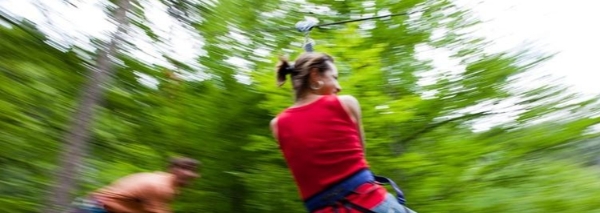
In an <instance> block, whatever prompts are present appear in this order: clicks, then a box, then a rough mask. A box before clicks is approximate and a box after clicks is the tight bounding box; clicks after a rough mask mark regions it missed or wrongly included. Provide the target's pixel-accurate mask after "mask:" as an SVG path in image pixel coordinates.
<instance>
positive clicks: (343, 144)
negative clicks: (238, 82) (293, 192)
mask: <svg viewBox="0 0 600 213" xmlns="http://www.w3.org/2000/svg"><path fill="white" fill-rule="evenodd" d="M277 129H278V132H277V136H278V141H279V145H280V149H281V150H282V152H283V154H284V157H285V158H286V161H287V163H288V166H289V167H290V170H291V171H292V174H293V175H294V178H295V180H296V182H297V183H298V185H299V188H300V192H301V195H302V198H304V199H306V198H308V197H310V196H312V195H314V194H316V193H317V192H319V191H321V190H323V189H325V188H327V187H328V186H331V185H333V184H336V183H337V182H339V181H341V180H343V179H344V178H345V177H348V176H350V175H352V174H353V173H356V172H357V171H360V170H362V169H364V168H367V167H368V165H367V162H366V161H365V160H364V152H363V148H362V144H361V139H360V134H359V129H358V127H357V125H356V123H355V122H354V121H353V120H352V119H351V118H350V115H349V114H348V113H347V112H346V111H345V110H344V108H343V106H342V103H341V102H340V101H339V99H338V97H337V96H336V95H324V96H322V97H320V98H319V99H317V100H316V101H314V102H312V103H310V104H307V105H304V106H299V107H292V108H288V109H286V110H285V111H283V112H282V113H281V114H280V115H279V116H278V117H277Z"/></svg>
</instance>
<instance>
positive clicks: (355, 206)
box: [341, 199, 376, 213]
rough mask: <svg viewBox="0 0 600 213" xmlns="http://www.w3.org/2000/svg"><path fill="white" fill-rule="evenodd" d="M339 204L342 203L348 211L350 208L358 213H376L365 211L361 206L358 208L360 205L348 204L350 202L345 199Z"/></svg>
mask: <svg viewBox="0 0 600 213" xmlns="http://www.w3.org/2000/svg"><path fill="white" fill-rule="evenodd" d="M341 203H342V204H343V205H344V206H346V208H348V209H351V208H352V209H356V210H358V211H359V212H361V213H376V212H375V211H373V210H370V209H367V208H365V207H362V206H360V205H358V204H355V203H352V202H350V201H349V200H347V199H343V200H342V201H341Z"/></svg>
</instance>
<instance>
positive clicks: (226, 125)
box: [0, 0, 600, 213]
mask: <svg viewBox="0 0 600 213" xmlns="http://www.w3.org/2000/svg"><path fill="white" fill-rule="evenodd" d="M140 2H141V1H140ZM140 2H137V1H136V5H138V6H139V5H143V2H141V3H140ZM161 2H162V3H163V4H165V5H169V6H170V7H171V8H173V10H172V11H171V13H170V14H169V15H171V16H172V17H175V18H177V20H178V21H180V24H181V25H183V26H185V27H187V28H189V29H194V30H195V32H197V33H198V35H200V36H202V39H203V41H204V46H203V50H204V51H205V52H204V53H205V54H204V53H203V54H202V55H199V56H198V63H199V64H200V65H201V66H200V67H201V69H200V71H198V70H195V68H193V66H190V65H187V64H185V63H182V62H180V61H178V60H177V59H176V58H175V57H174V56H169V55H165V56H164V57H165V58H166V59H167V61H169V63H171V65H172V67H175V68H174V69H172V70H171V69H168V68H166V67H163V66H158V65H151V64H146V63H144V62H142V61H140V60H138V59H136V58H135V56H134V55H131V54H129V53H127V52H126V51H122V52H121V54H120V55H119V57H118V59H119V60H120V61H121V63H118V66H117V68H118V72H117V74H116V76H115V78H114V79H115V80H114V81H112V82H111V84H110V85H108V86H106V91H107V95H106V98H105V100H104V102H103V103H102V105H101V106H97V107H98V109H99V114H98V116H97V118H96V120H95V122H94V128H93V138H92V139H91V141H90V142H91V143H92V144H93V145H92V147H91V155H90V156H89V157H88V158H87V159H86V164H85V166H84V167H83V174H84V175H83V176H81V177H78V179H79V181H80V182H79V190H78V191H76V192H73V194H74V195H76V196H83V195H85V194H86V193H88V192H90V191H92V190H94V189H96V188H99V187H102V186H103V185H105V184H108V183H110V182H111V181H113V180H115V179H117V178H119V177H121V176H124V175H127V174H130V173H133V172H140V171H150V170H161V169H163V168H164V167H165V164H166V163H165V160H166V159H168V158H169V157H171V156H175V155H186V156H190V157H194V158H197V159H199V160H200V161H202V163H203V167H202V169H201V174H202V178H201V179H200V180H198V181H196V182H195V183H194V184H193V185H192V186H191V187H189V188H187V189H185V190H184V191H183V192H182V195H181V196H180V197H178V198H177V200H176V202H175V204H174V207H175V211H176V212H305V209H304V207H303V206H302V203H301V200H300V197H299V193H298V190H297V189H296V186H295V184H294V180H293V178H292V176H291V174H290V172H289V170H288V169H287V166H286V164H285V161H284V160H283V159H282V155H281V153H280V152H279V150H278V148H277V144H276V142H275V140H274V139H273V138H272V136H271V133H270V131H269V128H268V124H269V121H270V120H271V119H272V118H273V117H274V116H275V115H276V114H277V113H279V112H280V111H282V110H284V109H285V107H287V106H289V105H290V104H292V103H293V93H292V91H291V85H290V83H289V82H287V83H286V84H285V85H284V86H283V87H282V88H277V86H276V84H275V76H274V65H275V64H276V63H277V61H276V60H277V58H278V57H279V56H280V55H286V54H288V55H290V58H291V59H293V58H295V57H297V56H298V55H299V54H300V53H301V52H302V49H301V48H300V46H299V44H298V42H300V41H301V39H302V36H301V35H300V34H299V33H296V32H293V31H287V30H257V29H278V27H288V26H290V27H291V26H293V25H294V24H295V23H296V22H297V21H299V20H301V19H303V17H301V16H302V15H309V14H308V13H306V14H303V13H304V12H313V13H312V14H310V15H311V16H315V17H317V18H319V19H320V20H321V21H322V22H329V21H340V20H346V19H349V18H355V17H358V16H360V15H364V14H369V13H375V12H377V11H382V10H389V11H390V12H393V13H396V12H404V11H419V14H417V15H411V16H410V17H409V16H394V17H391V18H386V19H382V20H378V21H374V22H368V23H367V24H365V23H349V24H345V25H341V26H332V27H328V28H324V29H314V30H313V32H311V36H312V38H314V39H315V40H316V44H317V46H316V50H317V51H320V52H326V53H329V54H330V55H332V56H333V57H334V58H335V61H336V65H337V66H338V69H339V70H340V83H341V85H342V87H343V90H342V93H344V94H350V95H353V96H355V97H357V99H358V100H359V101H360V102H361V107H362V110H363V117H364V118H363V125H364V127H365V130H366V138H367V158H368V161H369V163H370V165H371V166H372V169H373V170H374V171H375V172H376V173H378V174H381V175H385V176H388V177H391V178H393V179H394V180H396V182H398V183H399V184H400V186H401V187H402V188H403V190H404V191H405V193H406V195H407V196H408V201H409V206H410V207H411V208H413V209H415V210H417V211H419V212H525V213H536V212H551V211H564V212H582V213H584V212H590V213H591V212H598V209H600V206H599V204H598V202H597V200H598V199H599V198H600V196H599V195H598V193H596V192H597V191H598V190H599V189H600V185H599V184H598V183H599V178H598V177H599V176H598V172H599V171H598V165H597V157H596V156H598V153H600V149H599V146H598V145H599V143H598V132H597V131H594V128H593V127H594V125H596V127H597V125H598V123H599V122H600V118H599V117H598V114H597V109H598V107H599V105H598V102H597V100H596V99H591V100H580V99H578V96H577V95H576V94H571V93H568V92H567V91H566V90H565V89H564V88H561V87H558V86H556V85H541V86H540V87H539V88H537V89H532V90H522V89H514V88H512V87H511V85H513V84H514V81H515V80H514V79H518V77H519V76H520V75H521V74H523V73H527V71H528V70H529V69H530V68H532V67H534V66H535V65H537V64H539V63H542V62H543V61H544V60H545V59H546V58H547V56H540V55H532V54H530V53H496V54H490V53H486V52H484V51H483V47H484V46H485V43H484V42H483V40H481V39H479V38H470V37H467V36H468V35H465V34H463V33H462V32H464V29H466V28H467V27H469V26H470V25H473V24H475V23H476V21H473V20H471V19H470V18H469V17H468V13H466V12H465V11H460V10H456V11H454V12H452V10H451V9H453V8H454V6H453V5H452V4H451V2H450V1H423V0H411V1H400V2H395V1H372V2H373V3H374V5H373V6H364V5H365V4H363V3H364V2H361V1H309V3H307V4H308V5H309V6H306V7H303V6H302V5H300V4H299V3H296V2H292V1H275V0H273V1H261V2H256V1H233V0H223V1H218V2H216V1H199V2H198V1H161ZM366 5H368V4H366ZM317 6H327V7H328V8H329V9H330V11H329V12H319V11H317V10H314V9H311V8H316V7H317ZM286 8H287V9H286ZM145 9H146V8H143V7H141V6H140V7H136V9H135V10H134V11H133V12H134V15H135V16H136V17H137V18H140V19H142V20H145V21H148V20H150V19H152V17H148V16H147V14H145V13H144V12H145V11H144V10H145ZM454 9H456V8H454ZM445 10H448V11H450V12H447V11H446V12H444V11H445ZM177 11H179V12H177ZM332 14H335V15H332ZM411 17H412V18H411ZM194 18H196V19H194ZM145 21H135V22H133V23H134V27H138V28H140V29H142V30H143V32H144V34H145V36H148V37H149V38H150V39H152V40H153V41H155V42H157V43H160V42H161V40H162V39H164V38H161V37H160V36H159V35H158V34H157V33H155V29H152V27H150V26H148V25H146V24H145V23H146V22H145ZM17 24H18V25H19V26H21V27H14V28H13V27H4V25H0V37H1V38H2V39H1V40H0V82H1V84H0V93H1V94H2V98H0V110H1V111H2V114H0V143H1V144H3V146H2V149H0V164H1V167H0V184H1V185H2V187H0V192H2V193H0V194H2V195H3V196H0V206H1V207H2V208H3V210H5V211H6V212H39V211H40V208H41V207H40V202H39V201H40V200H41V199H42V198H43V196H44V193H45V191H46V190H47V189H48V187H49V186H48V184H49V183H50V182H49V181H50V180H51V172H52V171H53V170H54V169H56V168H55V167H56V166H55V165H56V162H57V161H56V157H57V156H56V155H57V153H58V149H59V147H61V146H60V145H61V144H62V143H63V138H62V137H63V135H64V133H65V132H66V129H65V128H66V122H67V121H68V120H69V119H70V118H69V116H71V113H72V109H73V106H74V103H76V101H77V100H76V98H77V97H78V94H79V93H78V91H79V90H80V88H81V86H82V82H83V80H84V78H85V76H86V74H87V73H85V71H84V70H86V67H88V66H90V65H91V64H90V63H89V61H88V58H89V57H95V55H94V54H92V53H88V52H84V51H81V48H79V47H69V48H67V50H62V49H57V48H56V47H55V46H52V45H50V44H51V42H50V41H44V40H40V39H44V38H45V37H44V36H43V34H42V33H41V32H37V31H35V30H34V29H35V28H32V27H31V26H30V24H27V23H17ZM440 28H444V29H445V30H446V31H447V34H446V35H445V36H444V37H443V38H438V39H433V38H432V35H433V34H434V31H435V30H437V29H440ZM24 29H27V30H28V31H24ZM230 31H236V33H235V34H236V35H232V33H230ZM91 39H92V38H91ZM422 45H427V46H430V47H432V48H439V49H445V50H448V51H449V52H451V53H452V54H450V56H449V58H450V59H449V60H455V61H458V62H459V65H460V66H459V67H462V68H459V70H458V71H449V70H450V69H452V68H448V67H441V68H440V67H436V65H435V64H434V63H433V62H432V61H428V60H425V59H421V58H419V57H418V54H419V52H418V51H417V49H419V48H418V47H419V46H422ZM130 48H135V47H130ZM126 49H128V48H126ZM233 57H235V58H240V59H243V60H244V64H243V65H239V64H232V63H229V62H227V61H228V60H229V59H231V58H233ZM190 72H198V73H190ZM140 74H144V75H148V76H149V77H151V78H154V79H155V80H157V82H158V85H156V87H152V86H148V85H145V84H143V83H141V81H140V77H139V75H140ZM185 74H197V75H202V76H206V78H204V79H202V80H190V79H186V78H183V77H181V76H185ZM423 76H430V77H433V79H434V80H432V81H433V82H432V83H430V84H422V83H420V81H422V80H423V78H424V77H423ZM244 78H247V79H249V80H247V81H243V80H240V79H244ZM431 94H433V95H431ZM506 102H508V103H509V104H510V105H513V106H514V107H515V108H516V111H514V112H512V111H509V112H506V111H505V110H512V108H510V109H501V110H496V109H497V108H498V106H500V105H499V104H500V103H506ZM507 114H511V115H513V116H514V119H513V120H514V122H508V123H503V124H499V125H495V126H493V127H492V128H490V129H488V130H482V131H474V130H473V125H477V124H478V123H481V122H484V123H485V122H493V121H494V119H497V116H503V115H507Z"/></svg>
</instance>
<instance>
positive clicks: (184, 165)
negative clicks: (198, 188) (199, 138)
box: [169, 157, 201, 170]
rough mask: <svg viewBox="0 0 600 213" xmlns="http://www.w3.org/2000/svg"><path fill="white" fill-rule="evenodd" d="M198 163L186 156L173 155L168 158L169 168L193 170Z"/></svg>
mask: <svg viewBox="0 0 600 213" xmlns="http://www.w3.org/2000/svg"><path fill="white" fill-rule="evenodd" d="M200 164H201V163H200V162H199V161H197V160H194V159H191V158H186V157H175V158H171V159H170V160H169V168H180V169H189V170H195V169H197V168H198V166H199V165H200Z"/></svg>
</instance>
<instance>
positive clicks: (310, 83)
mask: <svg viewBox="0 0 600 213" xmlns="http://www.w3.org/2000/svg"><path fill="white" fill-rule="evenodd" d="M276 71H277V83H278V86H281V85H283V84H284V83H285V81H286V76H287V75H290V76H291V82H292V86H293V88H294V92H295V98H296V100H295V103H294V104H293V105H292V106H290V107H288V108H287V109H285V110H283V111H282V112H281V113H280V114H278V115H277V116H276V117H275V118H274V119H273V120H272V121H271V124H270V126H271V130H272V132H273V136H274V137H275V138H276V140H277V141H278V145H279V149H280V150H281V151H282V153H283V156H284V158H285V160H286V162H287V165H288V167H289V169H290V171H291V173H292V175H293V177H294V180H295V182H296V185H297V187H298V189H299V192H300V196H301V197H302V199H303V201H304V204H305V207H306V208H307V209H308V211H309V212H313V213H327V212H375V213H412V212H414V211H412V210H410V209H408V208H407V207H406V206H404V205H403V203H404V196H403V195H402V192H401V191H400V190H399V189H398V188H397V186H396V185H395V184H393V182H392V185H393V186H394V189H395V190H397V191H396V192H397V193H398V197H394V195H392V194H390V193H388V192H387V190H386V189H385V188H384V187H383V186H381V183H380V182H379V181H380V179H378V178H380V177H377V176H374V175H373V174H372V173H371V172H370V170H369V166H368V163H367V161H366V159H365V137H364V131H363V128H362V124H361V109H360V104H359V102H358V101H357V99H356V98H354V97H353V96H350V95H340V96H338V95H337V93H338V92H340V91H341V86H340V84H339V83H338V81H337V78H338V71H337V68H336V66H335V64H334V59H333V58H332V57H331V56H329V55H327V54H324V53H314V52H308V53H304V54H303V55H301V56H299V57H298V58H297V59H296V61H295V62H294V64H291V63H290V62H289V61H287V60H286V59H285V58H281V59H280V62H279V64H278V65H277V68H276ZM386 180H388V181H389V179H386ZM401 203H402V204H401Z"/></svg>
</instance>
